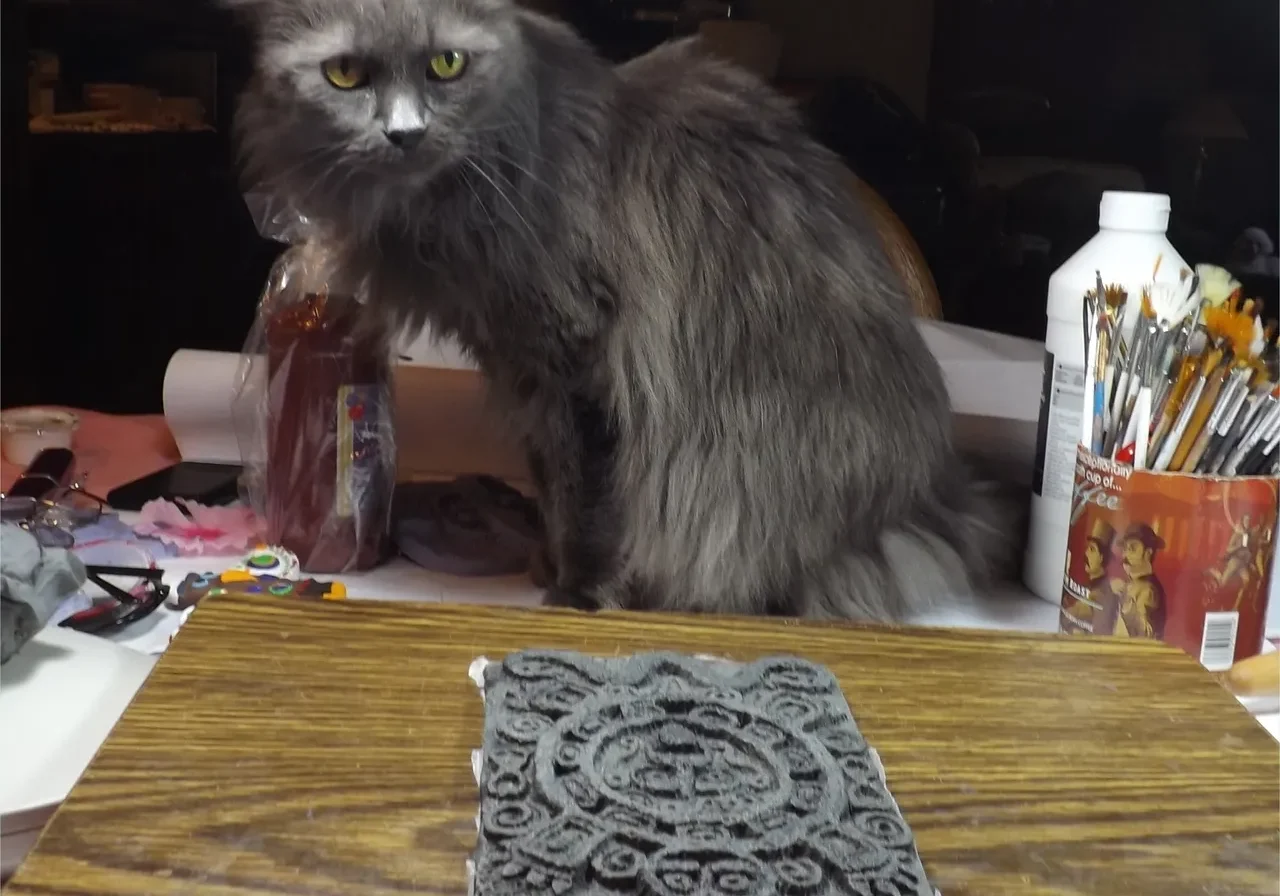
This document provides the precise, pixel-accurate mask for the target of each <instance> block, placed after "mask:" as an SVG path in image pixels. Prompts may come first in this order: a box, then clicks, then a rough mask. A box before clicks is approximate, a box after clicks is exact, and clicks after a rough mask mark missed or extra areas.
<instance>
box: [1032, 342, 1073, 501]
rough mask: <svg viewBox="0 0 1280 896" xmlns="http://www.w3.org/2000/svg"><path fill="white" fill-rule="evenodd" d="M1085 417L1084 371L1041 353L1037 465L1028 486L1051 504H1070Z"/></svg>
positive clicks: (1049, 353)
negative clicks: (1042, 365)
mask: <svg viewBox="0 0 1280 896" xmlns="http://www.w3.org/2000/svg"><path fill="white" fill-rule="evenodd" d="M1083 414H1084V368H1082V367H1075V366H1072V365H1070V364H1064V363H1062V362H1061V361H1059V360H1057V359H1056V358H1055V357H1054V356H1053V353H1052V352H1045V353H1044V380H1043V382H1042V383H1041V386H1040V421H1039V423H1038V425H1037V427H1036V463H1035V468H1034V470H1033V472H1032V480H1031V486H1032V488H1033V489H1034V491H1035V493H1036V494H1037V495H1039V496H1040V497H1042V498H1048V499H1049V500H1051V501H1070V500H1071V486H1072V482H1073V481H1074V479H1075V470H1076V446H1077V445H1079V444H1080V417H1081V416H1082V415H1083Z"/></svg>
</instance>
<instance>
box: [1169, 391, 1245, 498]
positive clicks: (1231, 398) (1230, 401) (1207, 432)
mask: <svg viewBox="0 0 1280 896" xmlns="http://www.w3.org/2000/svg"><path fill="white" fill-rule="evenodd" d="M1249 373H1250V370H1249V368H1248V367H1236V368H1235V369H1234V370H1231V371H1230V372H1228V373H1226V376H1225V378H1224V382H1223V383H1222V385H1221V391H1220V392H1219V394H1218V395H1216V396H1211V395H1207V394H1206V397H1205V400H1206V401H1207V402H1208V403H1209V416H1208V418H1207V419H1206V420H1205V424H1204V426H1203V427H1201V429H1200V432H1199V433H1198V434H1197V435H1196V439H1195V441H1194V442H1193V443H1192V444H1191V450H1190V451H1189V452H1188V453H1187V457H1186V460H1184V461H1183V463H1182V465H1181V467H1180V469H1181V470H1183V471H1184V472H1187V473H1194V472H1195V471H1196V468H1197V467H1198V466H1199V465H1200V460H1201V458H1203V457H1204V454H1205V452H1206V451H1208V450H1209V442H1210V441H1211V440H1212V439H1213V437H1214V436H1215V435H1216V434H1217V430H1218V427H1219V426H1221V425H1222V418H1223V417H1224V416H1226V414H1227V411H1228V410H1229V409H1231V408H1232V407H1234V406H1235V396H1236V394H1237V393H1238V394H1241V395H1243V394H1244V393H1245V392H1247V391H1248V389H1249Z"/></svg>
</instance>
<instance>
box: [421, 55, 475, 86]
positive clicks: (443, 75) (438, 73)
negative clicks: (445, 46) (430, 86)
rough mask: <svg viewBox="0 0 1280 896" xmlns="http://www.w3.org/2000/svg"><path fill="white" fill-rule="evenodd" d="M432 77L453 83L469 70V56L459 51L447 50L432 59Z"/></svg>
mask: <svg viewBox="0 0 1280 896" xmlns="http://www.w3.org/2000/svg"><path fill="white" fill-rule="evenodd" d="M429 64H430V66H431V76H432V77H433V78H436V79H438V80H441V81H452V80H453V79H454V78H456V77H458V76H459V75H461V74H462V73H463V72H464V71H466V69H467V54H465V53H460V52H458V51H457V50H445V51H444V52H443V53H437V54H436V55H435V56H432V57H431V62H430V63H429Z"/></svg>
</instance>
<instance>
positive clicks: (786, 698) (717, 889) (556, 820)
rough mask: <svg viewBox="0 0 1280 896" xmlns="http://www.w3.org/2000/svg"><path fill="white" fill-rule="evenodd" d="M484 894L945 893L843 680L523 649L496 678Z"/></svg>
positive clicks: (479, 873)
mask: <svg viewBox="0 0 1280 896" xmlns="http://www.w3.org/2000/svg"><path fill="white" fill-rule="evenodd" d="M483 760H484V761H483V765H482V768H481V774H480V794H481V796H480V828H481V830H480V838H479V843H478V845H477V848H476V854H475V866H476V868H475V880H474V883H475V888H474V892H475V894H476V896H530V894H558V896H565V894H574V896H612V894H621V893H627V894H640V896H846V894H847V896H933V893H934V890H933V887H932V886H930V885H929V883H928V881H927V880H926V876H925V872H924V868H923V867H922V865H921V862H920V857H919V855H918V853H917V851H916V847H915V841H914V838H913V836H912V834H911V830H910V829H909V828H908V827H907V824H906V821H905V820H904V819H903V817H902V815H901V813H900V812H899V810H898V808H897V805H896V803H895V802H894V800H893V798H892V797H891V796H890V794H889V792H888V789H887V788H886V787H885V784H884V781H883V778H882V776H881V774H880V771H879V763H878V762H877V760H876V758H875V756H874V754H873V753H872V751H871V750H870V749H869V748H868V746H867V743H866V741H865V740H863V738H862V735H861V734H860V733H859V731H858V728H857V725H856V724H855V723H854V720H853V716H852V714H851V713H850V711H849V706H848V704H847V703H846V702H845V699H844V695H843V694H842V693H841V691H840V687H839V685H838V683H837V682H836V680H835V678H834V676H832V675H831V673H830V672H828V671H827V670H826V669H824V668H823V667H821V666H817V665H814V664H812V663H809V662H806V661H804V660H800V659H795V658H790V657H782V658H774V659H765V660H760V661H759V662H755V663H751V664H736V663H728V662H720V661H715V660H701V659H694V658H690V657H684V656H677V655H673V654H645V655H638V656H631V657H619V658H611V659H600V658H594V657H587V656H583V655H580V654H574V653H560V652H549V651H547V652H544V651H537V652H524V653H516V654H512V655H510V656H508V657H507V658H506V659H505V660H504V661H503V662H502V663H493V664H490V665H489V666H488V667H487V668H486V670H485V729H484V743H483Z"/></svg>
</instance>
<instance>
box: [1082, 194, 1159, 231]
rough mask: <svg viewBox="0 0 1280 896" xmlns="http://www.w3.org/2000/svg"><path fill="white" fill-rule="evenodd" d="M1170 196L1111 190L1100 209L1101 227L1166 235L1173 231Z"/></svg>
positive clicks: (1103, 196)
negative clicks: (1165, 233)
mask: <svg viewBox="0 0 1280 896" xmlns="http://www.w3.org/2000/svg"><path fill="white" fill-rule="evenodd" d="M1170 208H1171V205H1170V203H1169V197H1168V196H1166V195H1165V194H1164V193H1124V192H1120V191H1118V190H1107V191H1106V192H1105V193H1103V194H1102V203H1101V205H1100V206H1099V207H1098V226H1099V227H1105V228H1106V229H1107V230H1141V231H1146V232H1148V233H1164V232H1165V231H1166V230H1168V229H1169V209H1170Z"/></svg>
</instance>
